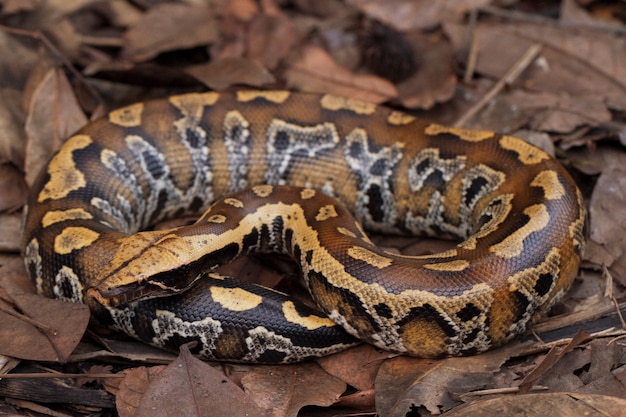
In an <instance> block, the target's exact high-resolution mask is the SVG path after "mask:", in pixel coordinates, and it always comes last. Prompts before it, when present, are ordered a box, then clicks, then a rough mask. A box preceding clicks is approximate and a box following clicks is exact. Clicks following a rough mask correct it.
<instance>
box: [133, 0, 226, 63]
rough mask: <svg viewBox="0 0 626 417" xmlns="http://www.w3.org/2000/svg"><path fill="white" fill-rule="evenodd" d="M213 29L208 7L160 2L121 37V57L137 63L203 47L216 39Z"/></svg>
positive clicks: (213, 23)
mask: <svg viewBox="0 0 626 417" xmlns="http://www.w3.org/2000/svg"><path fill="white" fill-rule="evenodd" d="M217 27H218V25H217V22H216V21H215V18H214V16H213V13H212V12H211V10H210V9H209V8H208V7H200V6H187V5H184V4H178V3H161V4H159V5H157V6H154V7H152V8H151V9H150V10H149V11H148V12H147V13H146V15H145V16H144V17H143V19H141V20H139V21H138V22H137V23H136V24H135V25H134V26H132V27H131V28H129V29H128V31H127V32H126V33H125V34H124V38H125V39H126V41H127V43H126V45H125V47H124V49H123V51H122V57H124V58H126V59H128V60H131V61H134V62H141V61H147V60H148V59H150V58H154V57H155V56H157V55H158V54H160V53H161V52H166V51H172V50H175V49H188V48H192V47H195V46H199V45H207V44H210V43H212V42H215V41H216V40H217V39H218V31H217Z"/></svg>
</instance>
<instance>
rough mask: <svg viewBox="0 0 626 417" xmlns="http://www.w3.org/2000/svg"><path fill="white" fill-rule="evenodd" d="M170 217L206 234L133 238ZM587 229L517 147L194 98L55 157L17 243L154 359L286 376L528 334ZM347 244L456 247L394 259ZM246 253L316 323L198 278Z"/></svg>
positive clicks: (72, 297)
mask: <svg viewBox="0 0 626 417" xmlns="http://www.w3.org/2000/svg"><path fill="white" fill-rule="evenodd" d="M214 203H215V205H213V204H214ZM212 205H213V206H212ZM183 215H197V216H201V217H200V219H199V220H198V222H197V223H195V224H193V225H190V226H185V227H180V228H176V229H171V230H157V231H154V230H152V231H151V230H146V229H148V228H149V227H150V226H151V225H154V224H155V223H157V222H159V221H162V220H164V219H169V218H174V217H177V216H183ZM355 219H356V220H355ZM357 220H358V221H357ZM584 224H585V209H584V205H583V201H582V196H581V193H580V191H579V190H578V188H577V187H576V185H575V183H574V182H573V180H572V179H571V177H570V176H569V174H568V173H567V172H566V171H565V170H564V169H563V167H562V166H561V165H560V164H559V163H558V162H556V161H555V160H554V159H552V158H551V157H550V156H548V155H547V154H546V153H545V152H543V151H541V150H539V149H538V148H535V147H533V146H531V145H529V144H527V143H526V142H524V141H522V140H520V139H517V138H514V137H511V136H506V135H500V134H495V133H493V132H488V131H471V130H463V129H455V128H450V127H445V126H442V125H437V124H432V123H427V122H425V121H422V120H419V119H417V118H415V117H413V116H410V115H407V114H404V113H400V112H398V111H395V110H391V109H388V108H385V107H380V106H375V105H373V104H370V103H365V102H360V101H356V100H351V99H346V98H341V97H337V96H333V95H329V94H327V95H313V94H298V93H290V92H286V91H269V92H268V91H240V92H236V93H229V94H220V93H215V92H208V93H191V94H185V95H179V96H172V97H169V98H166V99H161V100H155V101H148V102H143V103H137V104H134V105H130V106H128V107H125V108H122V109H119V110H115V111H113V112H111V113H110V114H109V115H108V116H106V117H104V118H102V119H100V120H97V121H94V122H92V123H90V124H89V125H87V126H86V127H85V128H83V129H82V130H81V131H79V132H78V133H77V134H75V135H74V136H72V137H71V138H69V139H68V140H67V141H66V142H65V144H64V145H63V146H62V147H61V149H60V150H59V151H58V152H57V153H56V154H55V155H54V156H53V157H52V159H51V160H50V162H49V163H48V165H47V166H46V167H45V169H44V170H43V172H42V173H41V175H40V176H39V178H38V179H37V180H36V182H35V183H34V184H33V186H32V188H31V193H30V197H29V200H28V206H27V208H26V210H25V218H24V233H23V241H22V244H23V253H24V256H25V262H26V266H27V269H28V272H29V274H30V276H31V277H32V279H33V281H34V282H35V284H36V287H37V289H38V291H39V292H40V293H42V294H45V295H46V296H49V297H56V298H59V299H62V300H67V301H72V302H83V303H86V304H88V305H89V306H90V309H91V310H92V313H93V316H94V318H95V319H97V320H98V321H99V322H100V323H102V324H104V325H107V326H109V327H112V328H114V329H117V330H120V331H123V332H125V333H127V334H129V335H130V336H132V337H135V338H137V339H140V340H142V341H145V342H146V343H150V344H152V345H156V346H159V347H163V348H166V349H176V348H177V347H178V346H179V345H180V344H182V343H185V342H188V341H191V340H193V341H197V342H198V344H197V348H196V352H197V353H199V354H200V355H202V356H203V357H205V358H208V359H221V360H233V361H244V362H293V361H298V360H303V359H306V358H309V357H314V356H322V355H326V354H330V353H332V352H335V351H338V350H341V349H345V348H346V347H347V346H350V345H352V344H353V343H354V342H355V339H353V336H354V337H356V338H358V339H360V340H363V341H366V342H368V343H371V344H373V345H375V346H377V347H380V348H383V349H387V350H390V351H394V352H400V353H406V354H409V355H415V356H424V357H435V356H442V355H461V354H471V353H476V352H481V351H485V350H487V349H489V348H491V347H493V346H497V345H500V344H502V343H504V342H506V341H507V340H510V339H511V338H512V337H514V336H515V335H518V334H520V333H521V332H523V331H525V329H526V328H527V326H528V325H529V323H531V322H532V320H533V319H535V318H536V317H538V316H540V315H541V314H543V313H545V312H546V311H547V310H548V309H549V308H550V307H551V306H552V305H553V304H554V303H555V302H556V301H557V300H558V299H559V298H560V297H561V296H562V295H563V293H564V292H565V291H566V290H567V288H568V287H569V286H570V284H571V282H572V281H573V279H574V277H575V276H576V274H577V270H578V266H579V263H580V258H581V251H582V248H583V244H584V240H583V234H584V233H583V229H584ZM361 225H362V226H363V227H364V228H365V229H366V230H369V231H374V232H381V233H394V234H405V235H406V234H408V235H431V236H452V237H455V238H457V239H459V240H460V241H461V243H459V244H458V245H457V246H456V247H454V248H453V249H450V250H448V251H446V252H442V253H436V254H432V255H423V256H417V257H408V256H402V255H396V254H392V253H389V252H386V251H383V250H381V249H379V248H378V247H376V246H375V245H374V244H372V242H371V241H370V240H369V239H368V238H367V236H366V235H365V234H364V232H363V229H362V228H361ZM251 252H261V253H263V252H279V253H284V254H288V255H290V256H291V257H292V258H293V259H294V260H295V261H296V263H297V264H298V265H300V269H301V271H302V275H303V277H304V280H305V282H306V284H307V286H308V289H309V291H310V293H311V295H312V298H313V300H314V301H315V303H316V304H317V305H318V306H319V309H321V311H322V312H323V313H322V312H319V311H317V310H315V309H312V308H309V307H306V306H304V305H302V304H301V303H297V302H295V301H293V300H292V299H291V298H289V297H287V296H285V295H283V294H280V293H277V292H275V291H272V290H270V289H266V288H263V287H259V286H256V285H254V284H249V283H245V282H239V281H236V280H234V279H231V278H226V277H222V276H219V275H216V274H214V273H211V270H212V269H213V268H214V267H216V266H217V265H220V264H223V263H225V262H228V261H230V260H232V259H234V258H236V257H237V256H239V255H241V254H245V253H251ZM344 329H345V331H344ZM346 331H347V333H346Z"/></svg>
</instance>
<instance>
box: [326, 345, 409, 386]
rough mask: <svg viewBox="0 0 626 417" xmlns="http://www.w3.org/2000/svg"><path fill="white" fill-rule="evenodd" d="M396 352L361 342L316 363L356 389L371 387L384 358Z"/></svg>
mask: <svg viewBox="0 0 626 417" xmlns="http://www.w3.org/2000/svg"><path fill="white" fill-rule="evenodd" d="M394 356H396V354H393V353H390V352H385V351H381V350H377V349H375V348H374V347H373V346H371V345H368V344H362V345H359V346H356V347H353V348H351V349H348V350H345V351H343V352H339V353H336V354H334V355H330V356H326V357H324V358H320V359H318V360H317V363H318V364H319V365H320V366H321V367H322V369H324V370H325V371H326V372H328V373H329V374H331V375H333V376H336V377H337V378H339V379H341V380H342V381H345V382H347V383H348V384H350V385H351V386H353V387H354V388H356V389H358V390H368V389H370V388H372V387H373V385H374V380H375V378H376V374H377V373H378V368H379V367H380V366H381V364H382V363H383V362H384V360H385V359H389V358H391V357H394Z"/></svg>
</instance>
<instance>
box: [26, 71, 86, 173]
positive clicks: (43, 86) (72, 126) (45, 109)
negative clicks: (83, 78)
mask: <svg viewBox="0 0 626 417" xmlns="http://www.w3.org/2000/svg"><path fill="white" fill-rule="evenodd" d="M85 123H87V118H86V117H85V114H84V113H83V112H82V110H81V108H80V105H79V104H78V102H77V101H76V96H75V95H74V93H73V91H72V86H71V85H70V83H69V81H68V80H67V77H66V76H65V74H64V73H63V71H62V70H60V69H58V68H53V69H51V70H49V71H48V72H47V73H46V75H45V76H44V77H43V79H42V80H41V82H40V83H39V85H38V86H37V88H36V89H35V91H34V92H33V96H32V98H31V100H30V107H29V109H28V117H27V119H26V134H27V135H28V144H27V148H26V167H25V171H26V182H27V183H29V184H32V182H33V181H34V179H35V177H36V176H37V175H38V174H39V171H41V167H42V166H43V164H44V163H45V162H47V161H48V159H49V158H50V156H51V155H52V153H53V152H54V151H55V150H56V149H58V147H59V146H60V145H61V143H63V141H64V140H65V139H66V138H67V137H68V136H69V135H70V134H72V133H74V132H75V131H77V130H78V129H79V128H80V127H82V126H84V125H85Z"/></svg>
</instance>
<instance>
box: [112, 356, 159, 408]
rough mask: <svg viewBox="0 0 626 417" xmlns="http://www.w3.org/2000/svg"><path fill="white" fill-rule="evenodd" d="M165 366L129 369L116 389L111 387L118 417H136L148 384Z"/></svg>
mask: <svg viewBox="0 0 626 417" xmlns="http://www.w3.org/2000/svg"><path fill="white" fill-rule="evenodd" d="M164 369H165V366H152V367H150V368H148V367H145V366H138V367H136V368H131V369H128V370H126V371H124V373H125V374H126V376H125V377H124V379H123V380H122V381H121V382H120V384H119V386H118V387H113V391H114V392H113V393H114V394H115V408H116V409H117V412H118V413H119V415H120V417H133V416H135V415H136V412H137V407H138V406H139V404H140V403H141V400H142V398H143V396H144V394H145V392H146V390H147V389H148V387H149V386H150V383H151V382H152V381H154V380H156V378H157V377H158V376H159V375H160V374H161V372H163V370H164Z"/></svg>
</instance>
